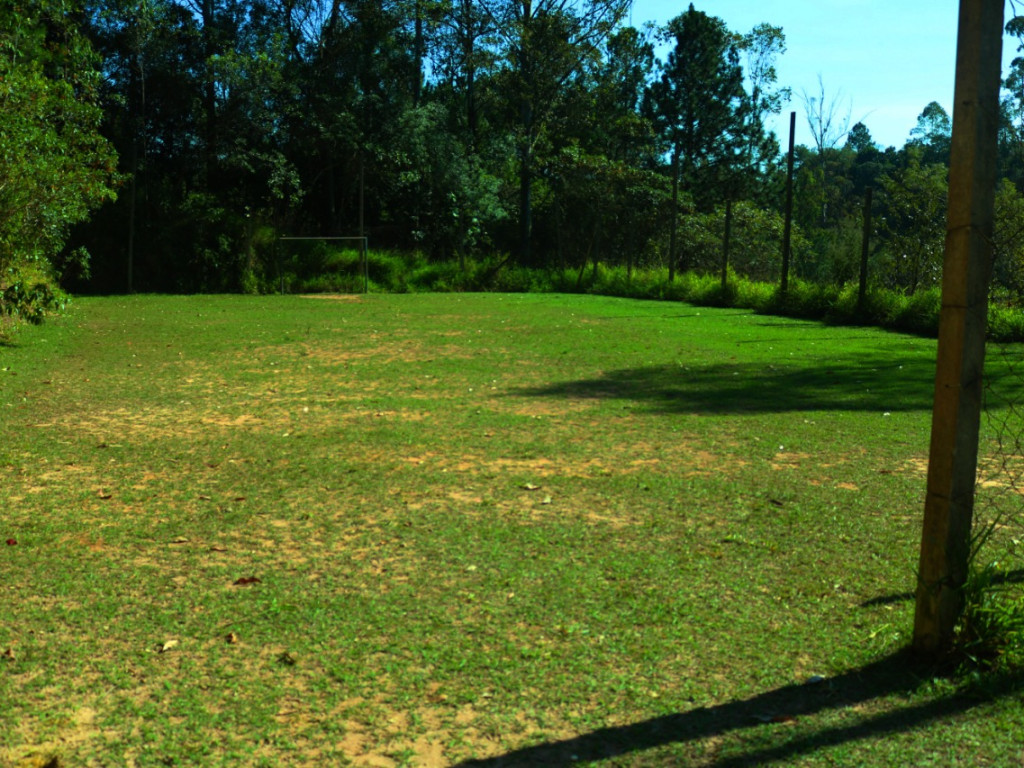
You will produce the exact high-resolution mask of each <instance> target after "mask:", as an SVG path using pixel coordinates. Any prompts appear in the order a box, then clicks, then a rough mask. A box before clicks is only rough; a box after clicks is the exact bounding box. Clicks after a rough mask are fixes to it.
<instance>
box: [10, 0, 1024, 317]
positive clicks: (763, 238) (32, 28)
mask: <svg viewBox="0 0 1024 768" xmlns="http://www.w3.org/2000/svg"><path fill="white" fill-rule="evenodd" d="M629 6H630V0H384V1H383V2H382V1H381V0H375V2H368V0H82V4H81V5H74V6H73V10H72V11H71V12H69V3H68V2H58V0H2V1H0V75H2V77H0V99H3V103H4V115H5V119H4V121H3V125H2V126H0V153H2V157H0V160H2V161H3V162H2V164H0V270H2V271H0V289H2V290H4V291H5V294H6V295H7V303H8V305H11V302H12V301H13V299H12V297H14V298H17V296H22V297H23V296H24V295H25V293H26V291H29V290H30V288H29V287H28V286H30V284H32V285H34V284H35V283H36V282H37V278H39V277H41V276H43V275H44V274H49V275H51V276H53V277H56V278H59V279H61V280H63V281H64V282H65V284H70V285H73V286H74V287H76V288H78V289H83V288H91V289H93V290H114V291H119V290H185V291H192V290H267V289H270V288H271V287H272V286H274V285H277V284H278V282H277V281H278V280H279V279H281V274H280V272H281V254H280V249H279V247H278V242H279V238H280V237H281V236H282V235H290V236H297V235H307V236H313V235H315V236H355V235H359V234H365V235H367V236H368V237H369V239H370V243H371V246H372V247H374V248H392V249H399V250H413V249H415V250H417V251H420V252H422V253H425V254H427V255H428V256H429V257H430V258H431V259H436V260H444V261H455V260H458V261H464V260H466V259H476V258H480V257H485V256H487V257H495V256H496V257H497V258H498V259H503V260H504V261H506V262H507V263H516V264H519V265H522V266H529V267H558V268H570V267H573V268H578V269H581V270H582V269H583V268H585V267H586V266H587V265H588V264H597V263H598V262H599V261H600V262H607V263H613V264H628V265H629V266H631V267H632V266H640V265H647V266H651V265H658V266H660V267H661V268H664V269H665V270H666V272H667V274H668V275H669V276H670V277H671V276H672V275H673V274H674V273H675V271H676V270H684V269H696V270H714V269H718V267H719V264H720V262H721V259H722V238H723V232H724V227H725V225H726V219H728V220H729V222H730V225H731V227H732V233H731V237H730V244H731V246H730V247H731V255H730V264H731V266H732V267H733V268H734V269H735V270H737V271H739V272H742V273H745V274H748V275H750V276H752V277H756V278H763V279H767V280H773V279H777V278H778V272H779V252H780V241H781V233H782V228H783V222H782V214H781V211H782V203H783V197H784V196H783V188H784V180H785V178H784V177H785V167H784V166H785V164H784V162H783V160H784V158H783V157H782V155H781V152H780V146H779V141H778V138H777V137H776V136H775V135H774V134H772V133H771V132H769V131H767V130H766V129H765V122H766V119H767V118H769V117H770V116H771V115H773V114H777V113H778V112H779V111H780V109H781V107H782V105H783V103H784V102H785V100H786V98H787V96H788V95H789V94H788V93H787V91H786V89H785V88H784V87H783V85H784V84H780V83H778V82H777V77H776V74H775V63H776V61H777V60H778V57H780V56H783V55H785V45H786V43H785V35H784V33H783V30H782V29H780V28H777V27H773V26H771V25H770V24H769V23H764V24H761V25H758V26H757V27H756V28H754V29H753V30H749V31H744V30H730V29H728V27H727V26H726V25H725V23H724V22H723V21H722V20H721V19H718V18H716V17H714V16H713V15H709V14H707V13H704V12H702V11H700V10H697V9H696V8H695V7H694V6H693V5H690V6H689V8H688V9H687V10H685V11H684V12H683V13H681V14H680V15H679V16H677V17H676V18H674V19H672V20H671V21H669V23H668V24H667V25H665V27H663V28H653V27H650V26H647V27H644V28H640V29H637V28H633V27H630V26H627V25H626V24H625V23H624V19H626V18H627V16H628V11H629ZM1019 26H1021V25H1020V22H1019V21H1018V20H1016V19H1015V20H1013V21H1011V22H1010V31H1013V32H1019V31H1020V30H1019V29H1018V27H1019ZM656 51H657V52H662V55H663V57H664V60H663V61H662V60H659V59H658V57H657V56H656ZM804 103H805V108H806V110H805V111H806V113H807V114H806V117H807V119H808V123H809V126H810V127H811V131H812V135H813V136H814V142H813V146H806V147H804V146H801V147H798V148H797V156H796V164H795V165H796V193H795V225H794V234H793V240H792V242H793V269H794V270H795V273H796V275H797V276H798V277H803V278H806V279H809V280H815V281H819V282H833V283H841V282H844V281H847V280H851V279H854V278H855V277H856V274H857V271H858V267H859V258H860V244H861V233H862V221H863V203H864V199H865V193H866V190H867V189H868V188H871V189H872V190H873V192H874V198H873V199H874V204H873V221H874V223H875V226H874V237H873V239H872V250H871V275H872V279H873V280H874V281H875V282H877V283H879V284H882V285H886V286H888V287H894V288H898V289H900V290H904V291H908V292H911V291H915V290H917V289H919V288H922V287H927V286H931V285H934V284H935V283H936V281H937V279H938V273H939V270H940V265H941V252H942V242H943V237H944V226H943V219H944V214H945V203H944V199H945V180H946V164H947V157H948V153H949V142H950V127H951V126H950V118H949V116H948V115H947V114H946V112H945V111H944V110H943V108H942V107H941V106H940V105H939V104H937V103H932V104H928V105H926V106H925V107H924V109H923V111H922V113H921V116H920V118H919V120H918V125H917V127H916V128H915V129H914V130H913V131H912V132H911V135H910V136H909V137H908V141H907V143H906V144H905V145H904V146H903V147H902V148H898V149H897V148H894V147H890V148H887V149H884V148H882V147H879V146H878V145H877V144H876V143H875V142H874V141H873V140H872V138H871V135H870V132H869V129H868V128H867V126H865V125H863V124H861V123H858V124H856V125H854V126H852V128H851V127H849V126H847V125H845V124H843V121H842V119H841V118H842V116H841V115H837V114H836V112H835V110H834V102H833V104H832V105H831V106H830V105H829V103H828V100H827V98H826V93H825V89H824V87H822V89H821V93H820V94H818V95H816V96H808V95H807V94H804ZM1004 113H1005V119H1004V130H1003V137H1002V147H1003V152H1002V165H1003V176H1004V177H1005V181H1004V183H1003V184H1002V185H1001V186H1000V190H999V210H1000V227H999V234H1000V242H999V245H1000V257H999V259H1000V261H999V264H998V268H997V277H998V280H999V283H1000V287H1001V290H1003V291H1004V293H1005V294H1006V295H1008V296H1011V297H1013V298H1015V299H1017V300H1019V298H1020V296H1021V295H1022V294H1024V247H1022V245H1021V231H1022V230H1024V198H1022V197H1021V193H1020V190H1021V188H1022V187H1024V59H1018V60H1016V61H1015V62H1014V65H1013V67H1012V69H1011V71H1010V72H1009V73H1007V78H1006V81H1005V101H1004ZM115 198H116V199H115ZM727 211H728V215H727ZM87 252H88V254H91V260H88V263H87V259H86V253H87ZM19 292H20V293H19Z"/></svg>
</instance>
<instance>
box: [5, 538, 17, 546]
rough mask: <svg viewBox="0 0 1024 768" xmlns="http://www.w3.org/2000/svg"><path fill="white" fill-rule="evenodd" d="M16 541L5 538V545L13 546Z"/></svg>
mask: <svg viewBox="0 0 1024 768" xmlns="http://www.w3.org/2000/svg"><path fill="white" fill-rule="evenodd" d="M17 543H18V540H17V539H8V540H7V546H8V547H13V546H14V545H15V544H17Z"/></svg>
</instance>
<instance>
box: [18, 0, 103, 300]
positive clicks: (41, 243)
mask: <svg viewBox="0 0 1024 768" xmlns="http://www.w3.org/2000/svg"><path fill="white" fill-rule="evenodd" d="M69 13H70V15H71V16H73V13H74V11H73V9H72V8H68V7H67V6H66V5H65V4H63V3H51V2H38V3H32V4H30V5H28V6H22V5H16V4H14V3H13V2H12V0H3V2H0V113H2V114H3V120H2V121H0V296H2V298H0V313H5V314H8V315H19V316H22V317H25V318H30V319H38V318H39V317H41V314H42V313H43V312H45V311H46V310H47V309H50V308H52V307H54V306H56V305H58V304H59V301H57V300H56V299H53V298H52V297H54V296H55V295H56V293H55V289H54V280H55V279H56V278H57V277H59V275H58V274H57V273H56V270H55V269H54V267H55V265H57V264H58V259H59V258H60V254H61V251H62V249H63V247H64V244H65V241H66V239H67V237H68V232H69V230H70V228H71V227H72V226H73V225H74V224H77V223H79V222H81V221H83V220H85V219H86V218H87V217H88V215H89V213H90V212H91V211H92V210H93V209H95V208H96V207H97V206H99V205H100V204H101V203H103V202H104V201H107V200H111V199H113V197H114V187H115V186H116V183H117V180H118V178H117V174H116V173H115V170H114V165H115V158H114V154H113V151H112V149H111V146H110V144H109V143H108V142H107V141H106V140H105V139H104V138H103V137H102V136H101V135H100V132H99V127H100V123H101V121H102V119H103V113H102V111H101V109H100V108H99V106H98V87H99V73H98V72H97V66H98V63H99V62H98V59H97V58H96V56H95V54H94V53H93V52H92V50H91V49H90V47H89V44H88V42H87V41H86V40H85V38H83V37H82V36H81V35H80V34H79V33H78V31H77V29H76V28H75V26H74V23H73V21H71V20H70V19H69ZM83 253H84V252H81V251H80V252H79V253H78V255H77V257H75V260H77V261H79V262H81V261H82V260H83ZM33 276H34V277H33Z"/></svg>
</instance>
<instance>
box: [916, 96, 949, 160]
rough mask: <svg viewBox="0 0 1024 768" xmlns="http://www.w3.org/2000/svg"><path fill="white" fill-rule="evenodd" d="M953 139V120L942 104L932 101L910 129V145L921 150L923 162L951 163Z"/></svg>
mask: <svg viewBox="0 0 1024 768" xmlns="http://www.w3.org/2000/svg"><path fill="white" fill-rule="evenodd" d="M952 139H953V121H952V120H951V119H950V117H949V114H948V113H947V112H946V110H945V109H943V108H942V105H941V104H939V102H937V101H933V102H930V103H929V104H928V106H926V107H925V108H924V109H923V110H922V111H921V114H920V115H918V117H917V125H915V126H914V127H913V128H912V129H911V130H910V141H909V142H907V144H908V146H913V147H918V148H920V150H921V162H922V163H925V164H929V163H942V164H944V165H946V164H948V163H949V150H950V143H951V142H952Z"/></svg>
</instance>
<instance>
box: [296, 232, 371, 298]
mask: <svg viewBox="0 0 1024 768" xmlns="http://www.w3.org/2000/svg"><path fill="white" fill-rule="evenodd" d="M280 239H281V240H282V241H283V240H293V241H294V240H320V241H327V240H344V241H349V242H358V243H359V267H360V269H361V270H362V273H363V293H369V292H370V263H369V256H370V254H369V243H370V238H368V237H365V236H352V237H344V236H333V235H330V236H316V235H310V236H302V237H293V236H287V235H286V236H284V237H281V238H280Z"/></svg>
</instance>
